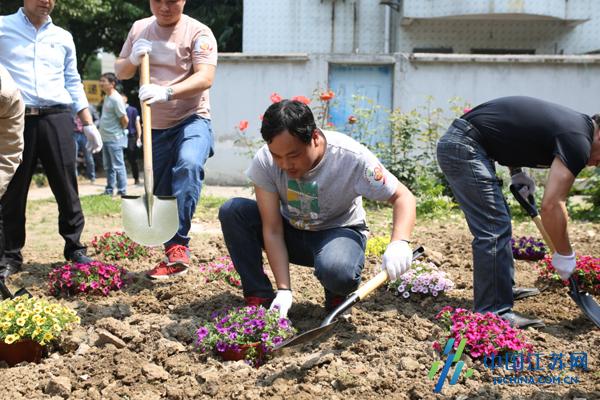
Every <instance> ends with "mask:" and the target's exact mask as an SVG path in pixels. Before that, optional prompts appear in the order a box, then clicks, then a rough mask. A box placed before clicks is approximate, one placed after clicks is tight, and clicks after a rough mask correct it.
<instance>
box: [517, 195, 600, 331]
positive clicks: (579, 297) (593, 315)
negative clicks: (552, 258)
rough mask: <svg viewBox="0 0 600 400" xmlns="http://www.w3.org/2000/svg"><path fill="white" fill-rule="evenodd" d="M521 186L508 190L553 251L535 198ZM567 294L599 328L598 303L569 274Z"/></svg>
mask: <svg viewBox="0 0 600 400" xmlns="http://www.w3.org/2000/svg"><path fill="white" fill-rule="evenodd" d="M522 188H523V186H522V185H510V191H511V192H512V194H513V196H515V199H517V201H518V202H519V204H520V205H521V207H523V209H524V210H525V211H526V212H527V214H529V216H530V217H531V218H532V219H533V222H534V223H535V225H536V226H537V228H538V230H539V231H540V233H541V234H542V237H543V238H544V241H545V242H546V245H547V246H548V248H549V249H550V252H551V253H554V244H553V243H552V239H550V236H548V232H546V229H545V228H544V225H543V224H542V219H541V218H540V215H539V213H538V210H537V207H536V206H535V199H534V198H533V196H531V195H529V196H528V197H527V198H525V196H523V194H522V193H521V192H520V190H521V189H522ZM569 296H570V297H571V298H572V299H573V301H574V302H575V304H577V306H578V307H579V309H581V311H583V313H584V314H585V315H586V316H587V317H588V318H589V319H590V320H591V321H592V322H593V323H594V324H595V325H596V326H597V327H599V328H600V305H598V303H597V302H596V300H594V297H593V296H592V295H590V294H589V293H586V292H582V291H580V290H579V288H578V287H577V281H576V280H575V278H574V277H573V276H572V275H571V277H570V278H569Z"/></svg>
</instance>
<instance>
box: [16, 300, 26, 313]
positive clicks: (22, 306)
mask: <svg viewBox="0 0 600 400" xmlns="http://www.w3.org/2000/svg"><path fill="white" fill-rule="evenodd" d="M19 297H23V296H19ZM19 297H17V299H18V298H19ZM15 300H16V299H15ZM24 310H25V304H23V303H19V304H17V306H16V307H15V311H16V312H18V313H20V312H23V311H24Z"/></svg>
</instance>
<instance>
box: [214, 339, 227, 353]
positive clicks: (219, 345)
mask: <svg viewBox="0 0 600 400" xmlns="http://www.w3.org/2000/svg"><path fill="white" fill-rule="evenodd" d="M216 348H217V351H218V352H219V353H223V352H224V351H225V350H227V345H226V344H225V343H224V342H221V341H218V342H217V346H216Z"/></svg>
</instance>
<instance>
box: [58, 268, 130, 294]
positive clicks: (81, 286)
mask: <svg viewBox="0 0 600 400" xmlns="http://www.w3.org/2000/svg"><path fill="white" fill-rule="evenodd" d="M126 273H127V271H125V269H123V268H121V267H118V266H116V265H110V264H104V263H102V262H100V261H92V262H91V263H88V264H79V263H75V264H66V265H63V266H62V267H58V268H54V269H53V270H52V271H51V272H50V274H49V276H48V284H49V286H50V293H51V294H52V295H54V296H59V295H61V294H65V295H71V294H75V293H90V294H103V295H105V296H107V295H108V293H109V292H110V291H111V290H118V289H121V288H122V287H123V286H124V285H125V281H124V277H125V274H126Z"/></svg>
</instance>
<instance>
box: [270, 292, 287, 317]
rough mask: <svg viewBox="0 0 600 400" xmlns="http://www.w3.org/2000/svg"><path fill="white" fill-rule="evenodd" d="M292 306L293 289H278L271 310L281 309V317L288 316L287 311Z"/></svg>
mask: <svg viewBox="0 0 600 400" xmlns="http://www.w3.org/2000/svg"><path fill="white" fill-rule="evenodd" d="M290 307H292V291H291V290H278V291H277V295H276V296H275V298H274V299H273V302H272V303H271V307H269V310H274V309H275V308H278V309H279V317H280V318H287V313H288V311H289V310H290Z"/></svg>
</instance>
